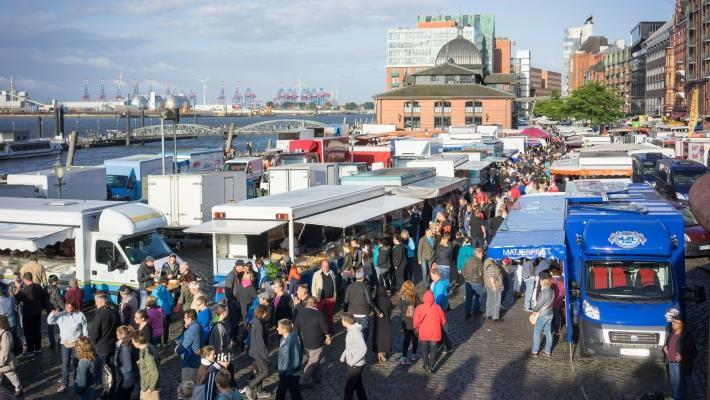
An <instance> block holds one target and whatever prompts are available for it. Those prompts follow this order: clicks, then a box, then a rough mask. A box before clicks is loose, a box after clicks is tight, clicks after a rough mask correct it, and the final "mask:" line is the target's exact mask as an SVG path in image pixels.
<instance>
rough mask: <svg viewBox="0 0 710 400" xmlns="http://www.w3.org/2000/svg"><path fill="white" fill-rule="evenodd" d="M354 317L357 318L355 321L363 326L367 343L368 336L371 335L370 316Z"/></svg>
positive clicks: (363, 334)
mask: <svg viewBox="0 0 710 400" xmlns="http://www.w3.org/2000/svg"><path fill="white" fill-rule="evenodd" d="M353 317H354V318H355V322H357V323H358V324H360V326H362V337H363V339H365V343H366V344H367V338H368V336H369V335H370V316H368V315H364V316H353Z"/></svg>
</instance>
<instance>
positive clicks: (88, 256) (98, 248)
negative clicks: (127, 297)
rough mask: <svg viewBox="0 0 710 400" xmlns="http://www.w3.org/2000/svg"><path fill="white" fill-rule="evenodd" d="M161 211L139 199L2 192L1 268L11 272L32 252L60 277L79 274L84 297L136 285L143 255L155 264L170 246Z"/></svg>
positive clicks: (164, 258) (7, 275) (5, 275)
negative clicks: (66, 197)
mask: <svg viewBox="0 0 710 400" xmlns="http://www.w3.org/2000/svg"><path fill="white" fill-rule="evenodd" d="M164 226H166V221H165V217H163V215H162V214H161V213H160V212H158V211H156V210H154V209H153V208H151V207H149V206H147V205H145V204H141V203H117V202H112V201H96V200H86V201H85V200H48V199H19V198H11V197H0V269H1V270H2V273H3V278H4V279H5V280H8V279H11V278H12V273H13V272H14V271H17V270H18V269H19V268H20V267H21V266H22V265H23V264H25V263H26V262H27V261H28V260H29V255H30V254H35V255H37V257H38V258H39V262H40V263H41V264H42V265H44V266H45V270H46V272H47V275H50V274H54V275H57V276H58V277H59V279H60V283H62V284H66V283H67V281H68V280H69V279H70V278H77V279H78V280H79V283H80V285H81V287H83V289H84V301H90V300H92V299H93V298H94V294H95V293H96V291H99V290H100V291H104V292H107V293H109V294H110V295H112V296H115V294H116V291H117V290H118V288H119V287H120V286H121V285H127V286H130V287H134V288H137V287H138V281H137V272H138V267H139V266H140V264H141V262H143V260H144V259H145V258H146V257H147V256H151V257H153V258H155V265H156V266H157V268H160V267H162V265H163V264H164V263H165V262H166V261H167V259H168V256H169V255H170V254H171V253H172V250H171V249H170V248H169V247H168V246H167V245H166V244H165V242H164V241H163V239H162V238H161V237H160V235H158V233H157V231H156V230H157V229H158V228H162V227H164Z"/></svg>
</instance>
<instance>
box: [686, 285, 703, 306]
mask: <svg viewBox="0 0 710 400" xmlns="http://www.w3.org/2000/svg"><path fill="white" fill-rule="evenodd" d="M683 300H689V301H692V302H694V303H703V302H705V288H704V287H702V286H698V285H695V286H692V287H691V286H685V287H683Z"/></svg>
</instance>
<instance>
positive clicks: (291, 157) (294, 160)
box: [279, 152, 319, 165]
mask: <svg viewBox="0 0 710 400" xmlns="http://www.w3.org/2000/svg"><path fill="white" fill-rule="evenodd" d="M317 162H319V160H318V154H317V153H306V152H294V153H282V154H280V155H279V165H292V164H305V163H317Z"/></svg>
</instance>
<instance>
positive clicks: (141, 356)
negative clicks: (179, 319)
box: [132, 332, 199, 400]
mask: <svg viewBox="0 0 710 400" xmlns="http://www.w3.org/2000/svg"><path fill="white" fill-rule="evenodd" d="M132 343H133V346H134V347H135V348H137V349H138V370H139V371H140V382H141V394H140V396H141V400H160V385H159V382H160V371H159V369H158V368H159V367H160V356H159V355H158V349H156V348H155V346H153V345H152V344H150V343H148V341H147V340H145V337H143V335H141V333H140V332H134V333H133V337H132ZM198 362H199V360H198ZM193 375H194V374H193ZM190 380H191V381H192V380H194V376H193V379H190ZM183 381H184V380H183Z"/></svg>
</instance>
